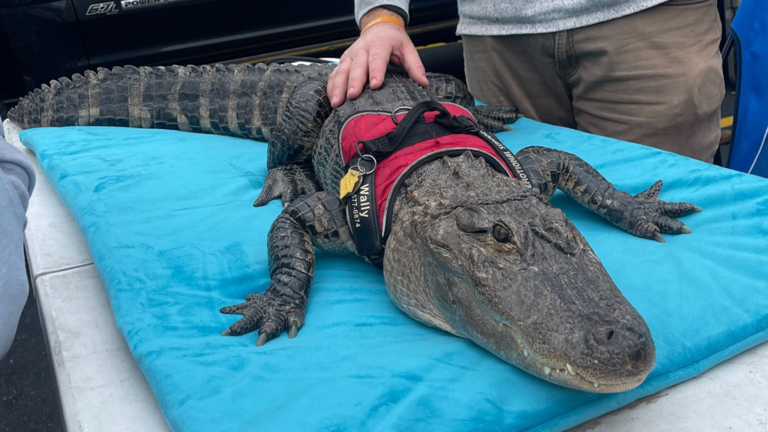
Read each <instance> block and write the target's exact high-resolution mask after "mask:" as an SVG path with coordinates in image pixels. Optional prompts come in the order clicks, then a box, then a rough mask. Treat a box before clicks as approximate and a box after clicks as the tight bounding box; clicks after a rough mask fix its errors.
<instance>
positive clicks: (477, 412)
mask: <svg viewBox="0 0 768 432" xmlns="http://www.w3.org/2000/svg"><path fill="white" fill-rule="evenodd" d="M514 128H515V130H513V131H511V132H506V133H502V134H499V137H500V138H501V139H502V140H503V141H504V142H505V144H506V145H507V146H509V147H510V148H511V149H512V150H515V151H516V150H519V149H520V148H523V147H525V146H529V145H542V146H547V147H554V148H558V149H562V150H566V151H570V152H572V153H575V154H577V155H579V156H581V157H582V158H583V159H585V160H586V161H588V162H589V163H591V164H592V165H593V166H595V168H597V169H598V170H600V171H601V172H602V173H603V174H604V175H605V176H606V177H607V178H608V179H609V180H611V181H613V182H614V183H615V184H616V185H617V187H619V188H620V189H624V190H627V191H629V192H630V193H637V192H640V191H641V190H644V189H646V188H647V187H648V186H650V185H651V184H652V183H653V182H654V181H656V180H658V179H663V180H664V182H665V186H664V189H663V190H662V193H661V198H662V199H664V200H668V201H690V202H693V203H695V204H697V205H698V206H700V207H702V208H703V209H704V211H703V212H702V213H697V214H694V215H691V216H687V217H685V218H684V219H683V220H684V221H685V223H686V225H688V226H689V227H691V228H692V229H693V234H691V235H681V236H671V235H668V236H666V238H667V242H666V243H664V244H661V243H657V242H654V241H648V240H641V239H638V238H634V237H632V236H630V235H629V234H626V233H624V232H622V231H620V230H618V229H617V228H615V227H613V226H612V225H610V224H608V223H607V222H605V221H603V220H602V219H600V218H599V217H597V216H595V215H593V214H591V213H590V212H588V211H587V210H585V209H582V208H581V207H580V206H578V204H576V203H574V202H572V201H571V200H570V198H568V197H567V196H565V195H564V194H561V193H558V194H557V195H556V196H555V197H554V198H553V204H554V205H555V206H557V207H560V208H562V209H563V210H564V211H565V212H566V213H567V215H568V217H569V218H570V219H571V220H572V221H573V222H574V223H575V224H576V226H577V227H578V228H579V230H580V231H581V232H582V233H583V234H584V236H585V237H586V238H587V240H588V241H589V243H590V244H591V245H592V247H593V248H594V250H595V251H596V253H597V255H598V256H599V257H600V258H601V259H602V261H603V263H604V265H605V267H606V268H607V270H608V272H609V273H610V274H611V276H612V277H613V278H614V280H615V282H616V285H617V286H618V287H619V288H620V289H621V290H622V291H623V292H624V294H625V296H626V297H627V298H628V299H629V301H630V302H631V303H632V304H633V305H634V306H635V307H636V308H637V310H638V311H639V312H640V313H641V314H642V315H643V316H644V317H645V319H646V321H647V323H648V325H649V327H650V329H651V331H652V333H653V337H654V339H655V341H656V348H657V362H656V368H655V369H654V371H653V372H652V373H651V374H650V376H649V377H648V379H647V380H646V382H645V383H644V384H643V385H642V386H640V387H639V388H637V389H635V390H632V391H629V392H625V393H620V394H613V395H596V394H588V393H583V392H580V391H576V390H569V389H565V388H562V387H558V386H555V385H552V384H548V383H546V382H544V381H542V380H540V379H538V378H535V377H533V376H531V375H528V374H527V373H525V372H522V371H520V370H518V369H516V368H515V367H513V366H510V365H509V364H507V363H504V362H503V361H501V360H499V359H498V358H496V357H494V356H493V355H491V354H489V353H488V352H486V351H485V350H483V349H480V348H478V347H477V346H475V345H474V344H473V343H472V342H469V341H467V340H464V339H460V338H458V337H455V336H452V335H449V334H447V333H444V332H441V331H438V330H434V329H431V328H428V327H426V326H423V325H421V324H418V323H417V322H415V321H413V320H411V319H410V318H408V317H407V316H405V315H404V314H403V313H401V312H400V311H399V310H398V309H397V308H396V307H395V306H394V304H393V303H392V302H391V300H390V299H389V297H388V296H387V293H386V291H385V288H384V282H383V277H382V275H381V273H380V271H379V270H377V269H376V268H374V267H372V266H370V265H367V264H365V263H364V262H362V260H360V259H358V258H356V257H355V256H353V255H346V256H342V255H332V254H327V253H318V257H317V260H318V264H317V270H316V277H315V282H314V284H313V286H312V290H311V293H310V297H309V298H310V301H309V307H308V312H307V319H306V325H305V327H304V328H303V329H302V330H301V332H300V333H299V335H298V337H297V338H295V339H288V337H287V336H286V335H283V336H281V337H280V338H278V339H276V340H274V341H271V342H269V343H268V344H266V345H265V346H263V347H258V348H257V347H255V346H254V344H255V341H256V335H255V334H249V335H246V336H242V337H221V336H219V333H220V332H221V331H223V330H224V329H226V328H227V326H228V325H229V324H231V323H232V322H234V319H236V317H234V316H227V315H222V314H220V313H219V312H218V310H219V308H220V307H222V306H226V305H231V304H235V303H239V302H240V301H242V299H243V298H244V297H245V295H247V294H249V293H252V292H262V291H263V290H264V289H265V288H266V286H267V284H268V281H269V274H268V270H267V255H266V251H267V248H266V234H267V231H268V230H269V227H270V224H271V222H272V221H273V220H274V218H275V217H276V216H277V214H278V213H279V212H280V210H281V206H280V204H279V203H278V202H272V203H270V204H269V205H268V206H266V207H264V208H258V209H256V208H253V207H252V206H251V204H252V202H253V200H254V199H255V198H256V197H257V196H258V194H259V190H260V188H261V186H262V182H263V180H264V177H265V175H266V162H265V161H266V147H267V146H266V144H264V143H260V142H253V141H246V140H241V139H236V138H226V137H218V136H206V135H195V134H191V133H183V132H171V131H162V130H140V129H120V128H98V127H89V128H81V127H74V128H61V129H32V130H28V131H24V132H22V134H21V139H22V141H23V142H24V144H25V145H26V146H28V147H30V148H31V149H32V150H34V151H35V153H37V155H38V159H39V161H40V164H41V166H42V168H43V171H44V172H45V174H46V176H47V177H48V179H49V180H50V181H51V183H53V185H54V187H55V188H56V190H57V191H58V193H59V195H60V196H61V198H62V199H63V201H64V202H65V204H66V205H67V207H68V208H69V209H70V211H71V212H72V214H73V215H74V217H75V219H76V220H77V223H78V225H79V227H80V229H81V231H82V232H83V234H84V235H85V237H86V239H87V241H88V244H89V247H90V249H91V252H92V254H93V258H94V261H95V263H96V266H97V268H98V270H99V273H100V275H101V279H102V281H103V282H104V286H105V288H106V289H107V291H108V292H109V297H110V300H111V303H112V308H113V310H114V313H115V319H116V321H117V324H118V326H119V328H120V330H121V331H122V333H123V335H124V336H125V339H126V340H127V342H128V345H129V346H130V348H131V350H132V352H133V355H134V356H135V357H136V360H137V361H138V363H139V366H140V367H141V369H142V370H143V371H144V374H145V375H146V377H147V380H148V381H149V384H150V386H151V387H152V390H153V391H154V393H155V395H156V396H157V400H158V402H159V403H160V405H161V407H162V409H163V412H164V413H165V416H166V418H167V419H168V423H169V424H170V425H171V428H172V429H173V430H175V431H189V432H191V431H201V432H202V431H205V432H210V431H225V430H226V431H246V430H260V431H269V430H280V431H292V430H296V431H305V430H335V431H343V430H435V431H463V430H466V431H476V430H498V431H514V430H562V429H565V428H568V427H570V426H573V425H576V424H578V423H580V422H583V421H586V420H588V419H590V418H593V417H596V416H598V415H601V414H603V413H605V412H608V411H610V410H613V409H615V408H618V407H620V406H622V405H625V404H627V403H629V402H632V401H633V400H635V399H637V398H640V397H643V396H647V395H649V394H652V393H655V392H658V391H659V390H661V389H663V388H666V387H669V386H671V385H674V384H677V383H679V382H681V381H683V380H686V379H688V378H691V377H693V376H695V375H697V374H700V373H701V372H703V371H704V370H706V369H708V368H710V367H712V366H713V365H715V364H717V363H719V362H721V361H723V360H725V359H727V358H729V357H731V356H733V355H735V354H737V353H739V352H741V351H744V350H746V349H748V348H750V347H752V346H754V345H757V344H759V343H761V342H763V341H765V340H766V339H768V295H766V286H767V284H768V282H767V281H768V265H766V264H768V258H767V257H768V242H767V241H766V236H767V235H768V218H766V214H768V180H766V179H762V178H758V177H754V176H749V175H745V174H741V173H737V172H734V171H730V170H726V169H721V168H718V167H715V166H712V165H708V164H704V163H701V162H698V161H694V160H690V159H687V158H684V157H680V156H676V155H673V154H670V153H666V152H662V151H658V150H654V149H650V148H647V147H643V146H639V145H635V144H629V143H624V142H619V141H615V140H612V139H608V138H601V137H597V136H592V135H588V134H584V133H580V132H577V131H572V130H568V129H562V128H558V127H553V126H547V125H543V124H540V123H536V122H534V121H530V120H520V121H518V122H517V123H515V125H514Z"/></svg>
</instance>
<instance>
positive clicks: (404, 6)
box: [355, 0, 410, 26]
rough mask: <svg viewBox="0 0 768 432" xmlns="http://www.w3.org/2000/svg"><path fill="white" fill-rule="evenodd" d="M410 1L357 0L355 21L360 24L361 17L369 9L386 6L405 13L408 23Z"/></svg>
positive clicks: (401, 13)
mask: <svg viewBox="0 0 768 432" xmlns="http://www.w3.org/2000/svg"><path fill="white" fill-rule="evenodd" d="M408 3H409V0H355V21H357V25H358V26H359V25H360V18H362V17H363V15H365V14H366V13H368V11H369V10H371V9H373V8H375V7H384V8H387V9H389V10H391V11H393V12H397V13H399V14H400V15H403V18H405V24H406V25H408V20H409V18H410V17H409V16H408Z"/></svg>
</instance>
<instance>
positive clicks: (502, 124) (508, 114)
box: [470, 105, 522, 133]
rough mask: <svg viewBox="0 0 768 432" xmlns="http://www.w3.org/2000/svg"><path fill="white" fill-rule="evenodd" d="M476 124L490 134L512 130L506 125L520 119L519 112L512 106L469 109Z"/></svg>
mask: <svg viewBox="0 0 768 432" xmlns="http://www.w3.org/2000/svg"><path fill="white" fill-rule="evenodd" d="M470 111H471V112H472V115H474V116H475V118H476V119H477V122H478V123H479V124H480V125H481V126H483V127H485V128H486V129H488V130H489V131H491V132H494V133H496V132H501V131H505V130H512V128H511V127H509V126H507V125H506V124H507V123H514V122H515V121H516V120H517V119H519V118H520V117H522V116H521V115H520V111H518V110H517V107H514V106H488V105H477V106H474V107H472V108H470Z"/></svg>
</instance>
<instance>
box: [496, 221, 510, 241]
mask: <svg viewBox="0 0 768 432" xmlns="http://www.w3.org/2000/svg"><path fill="white" fill-rule="evenodd" d="M491 235H492V236H493V239H494V240H496V241H497V242H499V243H509V242H511V241H512V235H511V234H510V233H509V230H508V229H506V228H504V227H503V226H501V225H499V224H495V225H494V226H493V229H492V230H491Z"/></svg>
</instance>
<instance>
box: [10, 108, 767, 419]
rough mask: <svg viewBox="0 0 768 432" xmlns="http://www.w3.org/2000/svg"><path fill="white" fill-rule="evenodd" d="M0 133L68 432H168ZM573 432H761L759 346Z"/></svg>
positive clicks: (46, 188)
mask: <svg viewBox="0 0 768 432" xmlns="http://www.w3.org/2000/svg"><path fill="white" fill-rule="evenodd" d="M3 126H4V129H5V136H6V140H8V141H9V142H10V143H11V144H13V145H15V146H16V147H18V148H20V149H22V151H23V152H24V153H25V154H26V155H27V157H28V158H29V159H30V161H31V162H32V164H33V165H34V166H35V170H36V172H37V176H38V177H37V186H36V187H35V191H34V193H33V195H32V199H31V200H30V204H29V210H28V211H27V217H28V218H29V223H28V225H27V230H26V233H25V240H26V247H27V255H28V256H27V258H28V260H29V264H30V272H31V278H32V279H33V287H34V291H35V296H36V297H37V302H38V307H39V310H40V314H41V318H42V322H43V328H44V331H45V333H46V337H47V343H48V348H49V350H50V352H51V357H52V359H53V369H54V372H55V375H56V382H57V384H58V388H59V395H60V397H61V404H62V407H63V414H64V421H65V423H66V426H67V430H68V431H69V432H74V431H78V432H79V431H101V432H118V431H120V432H122V431H141V432H155V431H158V432H159V431H169V430H170V429H169V427H168V425H167V423H166V422H165V418H164V417H163V414H162V412H161V411H160V407H159V406H158V404H157V401H156V400H155V397H154V395H153V394H152V392H151V391H150V389H149V386H148V385H147V381H146V380H145V378H144V375H143V374H142V373H141V370H139V367H138V365H137V364H136V361H135V360H134V358H133V357H132V356H131V353H130V351H129V349H128V347H127V346H126V344H125V340H124V339H123V337H122V335H121V334H120V332H119V331H118V330H117V327H116V325H115V320H114V316H113V315H112V309H111V308H110V306H109V300H108V299H107V295H106V292H105V291H104V287H103V285H102V284H101V280H100V279H99V275H98V273H97V272H96V269H95V267H94V265H93V259H92V258H91V256H90V253H89V252H88V248H87V246H86V244H85V240H84V239H83V237H82V235H81V234H80V231H79V230H78V228H77V226H76V224H75V221H74V220H73V219H72V216H71V215H70V213H69V211H68V210H67V209H66V207H64V205H63V204H62V202H61V200H60V199H59V197H58V195H57V194H56V191H54V190H53V188H52V186H51V184H50V183H49V182H48V181H47V180H46V179H45V177H44V176H43V173H42V172H41V171H40V167H39V165H38V164H37V158H36V157H35V154H34V153H32V152H31V151H30V150H28V149H26V148H25V147H24V146H22V145H21V143H20V142H19V140H18V128H17V127H16V125H14V124H13V123H11V122H9V121H8V120H6V122H5V123H4V124H3ZM257 427H258V426H257V425H254V428H257ZM574 430H575V431H605V432H613V431H622V432H624V431H626V432H632V431H637V432H640V431H642V432H646V431H676V432H680V431H691V432H694V431H695V432H699V431H734V432H747V431H749V432H752V431H755V432H757V431H761V432H765V431H768V344H763V345H761V346H758V347H755V348H753V349H751V350H749V351H747V352H745V353H743V354H741V355H739V356H737V357H735V358H732V359H731V360H728V361H726V362H724V363H721V364H719V365H718V366H716V367H714V368H713V369H710V370H709V371H707V372H706V373H704V374H702V375H701V376H699V377H697V378H694V379H692V380H689V381H686V382H684V383H682V384H679V385H677V386H674V387H672V388H669V389H666V390H664V391H662V392H660V393H658V394H656V395H653V396H650V397H647V398H645V399H641V400H639V401H637V402H635V403H633V404H631V405H629V406H627V407H624V408H622V409H619V410H617V411H614V412H612V413H609V414H606V415H604V416H602V417H599V418H596V419H594V420H592V421H590V422H587V423H585V424H582V425H580V426H578V427H576V428H575V429H574Z"/></svg>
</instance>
